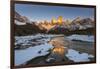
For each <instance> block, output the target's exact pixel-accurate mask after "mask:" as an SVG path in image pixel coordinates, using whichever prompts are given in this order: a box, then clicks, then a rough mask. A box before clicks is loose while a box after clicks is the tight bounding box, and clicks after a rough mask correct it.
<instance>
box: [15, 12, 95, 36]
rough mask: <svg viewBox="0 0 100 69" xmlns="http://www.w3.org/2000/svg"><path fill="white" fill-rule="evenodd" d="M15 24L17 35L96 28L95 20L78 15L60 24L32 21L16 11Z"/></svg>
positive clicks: (62, 32)
mask: <svg viewBox="0 0 100 69" xmlns="http://www.w3.org/2000/svg"><path fill="white" fill-rule="evenodd" d="M14 25H15V35H27V34H35V33H53V34H54V33H57V34H58V33H60V34H68V33H69V32H72V31H73V32H75V31H78V32H81V31H90V33H91V32H92V31H93V30H94V26H95V22H94V20H93V19H91V18H81V17H77V18H75V19H74V20H71V21H70V20H66V21H63V22H62V24H60V25H59V23H56V24H53V23H52V22H47V21H44V22H40V23H37V22H33V21H30V20H29V19H28V17H26V16H22V15H20V14H19V13H18V12H15V16H14Z"/></svg>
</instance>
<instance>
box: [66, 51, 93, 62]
mask: <svg viewBox="0 0 100 69" xmlns="http://www.w3.org/2000/svg"><path fill="white" fill-rule="evenodd" d="M66 57H67V58H68V59H70V60H73V61H74V62H85V61H90V59H89V58H94V56H93V55H89V54H87V53H81V54H80V53H79V51H76V50H73V49H69V50H68V54H66Z"/></svg>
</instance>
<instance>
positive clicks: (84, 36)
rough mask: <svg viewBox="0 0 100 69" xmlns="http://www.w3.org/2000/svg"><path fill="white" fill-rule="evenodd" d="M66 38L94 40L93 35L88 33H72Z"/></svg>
mask: <svg viewBox="0 0 100 69" xmlns="http://www.w3.org/2000/svg"><path fill="white" fill-rule="evenodd" d="M66 38H67V39H70V40H81V41H87V42H94V36H90V35H89V36H88V35H77V34H74V35H71V36H68V37H66Z"/></svg>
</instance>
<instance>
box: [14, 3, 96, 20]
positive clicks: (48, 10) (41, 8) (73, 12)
mask: <svg viewBox="0 0 100 69" xmlns="http://www.w3.org/2000/svg"><path fill="white" fill-rule="evenodd" d="M15 11H16V12H18V13H19V14H20V15H22V16H26V17H28V18H29V19H30V20H31V21H44V20H47V21H50V20H51V19H52V18H56V19H57V18H58V17H59V16H62V17H63V19H64V20H66V19H71V20H73V19H75V18H76V17H81V18H94V8H83V7H67V6H66V7H65V6H48V5H32V4H15Z"/></svg>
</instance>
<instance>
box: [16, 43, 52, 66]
mask: <svg viewBox="0 0 100 69" xmlns="http://www.w3.org/2000/svg"><path fill="white" fill-rule="evenodd" d="M51 48H53V46H52V45H50V44H47V43H45V44H44V45H39V46H35V47H29V48H27V49H24V50H15V65H20V64H25V62H27V61H29V60H31V59H33V58H35V57H38V56H45V55H47V54H49V52H48V50H49V49H51ZM39 51H41V53H39Z"/></svg>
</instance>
